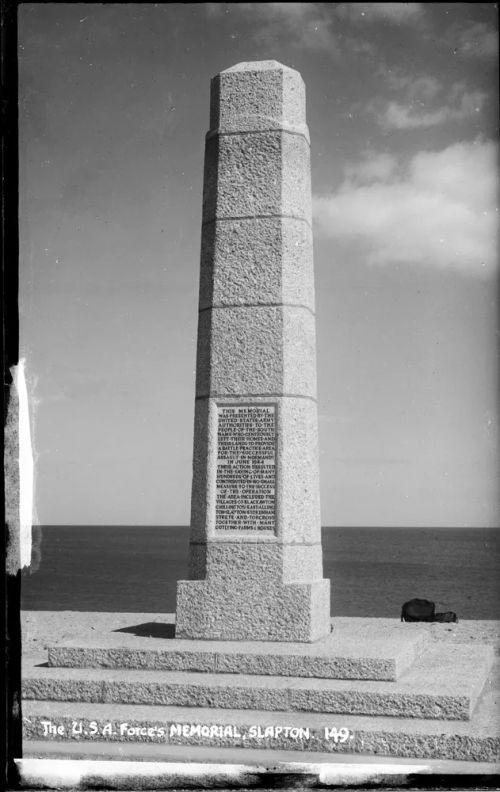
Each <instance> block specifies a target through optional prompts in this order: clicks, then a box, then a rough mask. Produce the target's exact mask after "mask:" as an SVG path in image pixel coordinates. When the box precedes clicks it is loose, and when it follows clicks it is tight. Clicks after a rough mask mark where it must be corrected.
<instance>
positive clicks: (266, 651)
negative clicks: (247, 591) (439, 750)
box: [48, 623, 428, 681]
mask: <svg viewBox="0 0 500 792" xmlns="http://www.w3.org/2000/svg"><path fill="white" fill-rule="evenodd" d="M427 641H428V635H427V633H426V632H425V630H421V629H419V628H418V627H417V626H416V625H409V624H395V625H392V626H388V625H385V626H382V627H381V626H379V625H377V624H376V623H373V624H372V625H368V626H367V625H363V626H362V627H361V625H356V624H350V623H342V624H338V625H336V626H335V628H334V629H333V630H332V632H330V633H329V634H328V636H327V637H326V638H324V639H323V640H320V641H316V642H315V643H312V644H304V643H291V642H286V643H280V642H275V641H191V640H187V639H176V638H170V639H166V640H158V639H157V638H152V637H146V636H144V637H141V638H138V636H137V635H133V634H127V633H122V632H116V633H112V634H109V635H106V636H102V637H101V636H99V640H98V641H97V642H96V640H95V639H94V640H92V639H89V638H87V639H86V640H83V641H82V640H79V641H65V642H64V643H61V644H55V645H51V644H49V646H48V661H49V666H53V667H64V668H123V669H126V668H129V669H143V670H150V671H154V670H157V671H159V670H162V671H206V672H210V673H224V674H260V675H267V674H269V675H274V676H297V677H317V678H323V679H378V680H386V681H394V680H396V679H397V678H398V677H399V676H400V675H401V674H402V673H403V672H404V671H405V670H406V669H408V668H409V667H410V666H411V664H412V663H413V662H414V660H415V659H416V658H417V656H418V655H419V654H420V653H421V652H422V651H423V648H424V646H425V644H426V643H427Z"/></svg>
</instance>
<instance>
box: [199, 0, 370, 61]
mask: <svg viewBox="0 0 500 792" xmlns="http://www.w3.org/2000/svg"><path fill="white" fill-rule="evenodd" d="M205 6H206V12H207V15H208V16H209V17H212V18H213V17H220V16H222V15H223V14H226V15H229V14H233V15H236V14H238V15H239V16H240V17H242V18H243V19H245V21H248V22H250V23H252V22H253V23H254V24H255V26H256V30H255V32H254V33H253V39H254V40H255V41H256V42H257V43H259V44H264V45H266V46H272V45H276V43H280V42H284V41H285V42H286V43H288V44H291V45H293V46H296V47H301V48H303V49H307V50H312V51H323V52H330V53H331V54H332V55H335V54H337V55H338V54H340V53H341V52H342V53H346V52H348V53H353V54H364V53H368V54H371V53H373V52H374V51H375V50H376V48H375V46H374V45H373V44H372V43H371V42H370V41H367V40H365V39H362V38H358V37H355V36H347V35H344V34H343V33H342V32H340V31H338V30H336V29H335V21H336V9H335V7H334V4H332V3H228V4H225V3H206V4H205Z"/></svg>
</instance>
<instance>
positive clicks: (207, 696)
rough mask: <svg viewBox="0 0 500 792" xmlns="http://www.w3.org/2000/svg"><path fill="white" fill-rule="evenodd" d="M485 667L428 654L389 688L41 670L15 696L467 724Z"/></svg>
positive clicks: (478, 657) (467, 653)
mask: <svg viewBox="0 0 500 792" xmlns="http://www.w3.org/2000/svg"><path fill="white" fill-rule="evenodd" d="M492 662H493V652H492V651H491V650H489V649H488V648H483V647H474V646H460V645H458V646H455V647H452V648H446V649H441V648H437V649H434V648H433V649H430V650H429V651H428V652H426V653H425V655H424V656H423V657H422V658H420V659H419V660H417V661H416V662H415V663H414V664H413V665H412V667H411V669H410V670H409V671H407V672H406V673H405V674H404V675H403V676H402V677H401V679H400V680H398V681H396V682H385V681H372V680H342V679H309V678H307V679H306V678H300V677H282V676H261V675H250V674H222V673H215V674H212V673H206V672H205V673H197V672H184V671H161V672H159V671H143V670H135V669H133V670H131V669H116V668H112V669H107V668H71V669H68V668H53V667H47V668H36V669H31V672H30V671H29V670H28V669H26V670H25V672H24V676H23V687H22V689H23V696H24V698H26V699H35V700H52V701H86V702H93V703H116V704H120V703H129V704H153V705H167V706H168V705H172V706H183V707H218V708H223V709H260V710H271V711H302V712H330V713H335V714H360V715H384V716H388V715H390V716H394V717H413V718H433V719H451V720H466V719H468V718H469V717H470V715H471V713H472V710H473V708H474V706H475V704H476V702H477V699H478V697H479V693H480V692H481V690H482V687H483V685H484V682H485V680H486V678H487V675H488V673H489V670H490V667H491V664H492ZM451 668H453V672H451V671H450V669H451Z"/></svg>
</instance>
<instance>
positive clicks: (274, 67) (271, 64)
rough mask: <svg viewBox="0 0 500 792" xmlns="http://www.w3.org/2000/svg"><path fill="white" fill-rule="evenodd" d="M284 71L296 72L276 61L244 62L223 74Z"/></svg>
mask: <svg viewBox="0 0 500 792" xmlns="http://www.w3.org/2000/svg"><path fill="white" fill-rule="evenodd" d="M282 69H286V70H287V71H296V69H292V68H290V66H285V65H284V64H283V63H279V61H276V60H262V61H242V63H235V65H234V66H230V67H229V68H228V69H224V70H223V72H222V74H225V73H226V72H242V71H281V70H282Z"/></svg>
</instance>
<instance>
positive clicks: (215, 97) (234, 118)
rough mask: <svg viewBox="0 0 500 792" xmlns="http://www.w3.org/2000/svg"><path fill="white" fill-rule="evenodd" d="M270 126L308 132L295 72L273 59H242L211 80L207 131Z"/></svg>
mask: <svg viewBox="0 0 500 792" xmlns="http://www.w3.org/2000/svg"><path fill="white" fill-rule="evenodd" d="M270 129H285V130H288V131H291V132H295V133H297V134H303V135H305V136H306V137H308V135H309V133H308V131H307V126H306V117H305V86H304V80H303V79H302V77H301V75H300V73H299V72H298V71H296V70H295V69H291V68H290V67H289V66H284V65H283V64H282V63H279V62H278V61H275V60H262V61H243V62H242V63H236V64H235V65H234V66H231V67H230V68H229V69H224V70H223V71H221V72H219V74H217V75H216V76H215V77H214V78H213V79H212V85H211V102H210V132H209V133H208V134H219V133H231V132H249V131H252V130H253V131H259V130H270Z"/></svg>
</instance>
